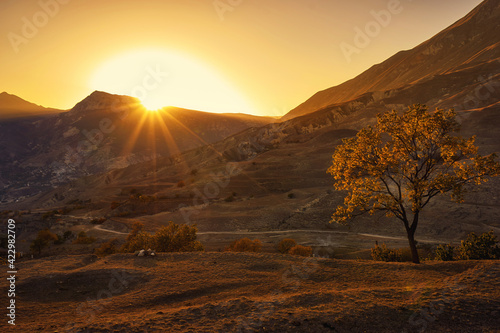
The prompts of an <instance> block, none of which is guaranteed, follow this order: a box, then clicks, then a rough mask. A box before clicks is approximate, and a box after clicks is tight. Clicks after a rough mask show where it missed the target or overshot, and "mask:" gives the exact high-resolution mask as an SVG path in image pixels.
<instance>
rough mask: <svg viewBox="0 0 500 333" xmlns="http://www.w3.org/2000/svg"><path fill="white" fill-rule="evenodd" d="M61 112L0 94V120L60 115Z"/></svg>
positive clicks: (14, 96) (9, 95)
mask: <svg viewBox="0 0 500 333" xmlns="http://www.w3.org/2000/svg"><path fill="white" fill-rule="evenodd" d="M60 112H62V110H57V109H51V108H45V107H43V106H40V105H36V104H33V103H30V102H28V101H25V100H24V99H22V98H20V97H17V96H16V95H11V94H8V93H6V92H3V93H1V94H0V119H13V118H21V117H30V116H45V115H51V114H56V113H60Z"/></svg>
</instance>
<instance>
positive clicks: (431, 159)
mask: <svg viewBox="0 0 500 333" xmlns="http://www.w3.org/2000/svg"><path fill="white" fill-rule="evenodd" d="M455 116H456V114H455V112H454V111H453V109H450V110H448V111H445V110H443V109H437V110H436V111H435V112H433V113H429V112H427V107H426V106H425V105H419V104H415V105H413V106H410V107H409V108H408V111H406V112H404V113H403V114H402V115H399V114H398V113H397V112H396V111H391V112H386V113H384V114H381V115H378V116H377V124H376V125H375V126H373V127H372V126H368V127H366V128H364V129H362V130H361V131H359V132H358V134H357V135H356V136H355V137H353V138H349V139H344V140H343V144H342V145H340V146H338V147H337V148H336V149H335V152H334V154H333V156H332V157H333V164H332V166H331V167H330V168H329V169H328V171H327V172H328V173H330V174H332V175H333V177H334V178H335V188H336V189H337V190H347V191H348V193H347V196H346V197H345V198H344V205H342V206H338V207H337V210H336V211H335V213H334V214H333V216H332V222H333V221H335V222H338V223H346V222H347V220H348V219H350V218H352V217H354V216H357V215H361V214H363V213H366V212H369V213H370V214H373V213H375V212H377V211H385V212H386V215H387V216H389V217H391V216H395V217H396V218H398V219H399V220H401V221H402V222H403V225H404V227H405V229H406V233H407V235H408V242H409V245H410V249H411V254H412V261H413V262H414V263H419V262H420V261H419V257H418V252H417V247H416V243H415V230H416V229H417V225H418V218H419V214H420V212H421V211H422V209H424V208H425V206H427V204H428V203H429V202H430V201H431V199H432V198H434V197H435V196H437V195H439V194H443V193H447V192H449V193H451V198H452V200H455V201H457V202H461V201H463V195H464V192H465V189H466V187H465V185H467V184H470V183H474V184H477V185H479V184H480V183H482V182H484V181H486V180H487V177H489V176H498V175H499V174H500V164H499V163H498V162H496V161H495V159H496V155H495V154H491V155H488V156H484V157H483V156H481V155H479V154H478V153H477V147H476V146H475V145H474V140H475V138H474V137H472V138H469V139H464V138H461V137H459V136H457V135H456V132H458V131H459V129H460V125H459V123H458V122H457V121H456V120H455Z"/></svg>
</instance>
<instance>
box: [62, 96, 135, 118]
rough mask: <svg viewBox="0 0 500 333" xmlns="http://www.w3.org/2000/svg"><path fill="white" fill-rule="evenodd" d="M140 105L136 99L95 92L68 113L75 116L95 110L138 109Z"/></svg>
mask: <svg viewBox="0 0 500 333" xmlns="http://www.w3.org/2000/svg"><path fill="white" fill-rule="evenodd" d="M140 105H141V102H140V101H139V100H138V99H137V98H134V97H130V96H125V95H114V94H110V93H107V92H104V91H98V90H96V91H94V92H93V93H92V94H90V95H89V96H87V97H86V98H85V99H83V100H82V101H81V102H79V103H78V104H76V105H75V106H74V107H73V109H71V111H70V112H71V113H72V114H75V113H81V112H87V111H95V110H115V109H120V108H123V107H124V106H126V107H139V106H140Z"/></svg>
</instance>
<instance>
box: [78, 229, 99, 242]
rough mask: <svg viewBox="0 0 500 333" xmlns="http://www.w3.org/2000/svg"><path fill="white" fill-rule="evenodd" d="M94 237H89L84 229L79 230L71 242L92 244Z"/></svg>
mask: <svg viewBox="0 0 500 333" xmlns="http://www.w3.org/2000/svg"><path fill="white" fill-rule="evenodd" d="M95 240H96V239H95V238H94V237H89V236H87V234H86V233H85V231H80V233H79V234H78V236H77V237H76V239H75V240H74V241H73V244H92V243H94V242H95Z"/></svg>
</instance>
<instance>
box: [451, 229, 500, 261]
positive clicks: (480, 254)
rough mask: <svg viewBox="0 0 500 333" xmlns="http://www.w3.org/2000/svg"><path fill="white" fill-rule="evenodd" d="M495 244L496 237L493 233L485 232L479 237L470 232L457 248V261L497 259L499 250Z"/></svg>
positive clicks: (499, 256)
mask: <svg viewBox="0 0 500 333" xmlns="http://www.w3.org/2000/svg"><path fill="white" fill-rule="evenodd" d="M497 243H498V241H497V237H496V236H495V234H494V233H493V231H490V232H485V233H483V234H482V235H480V236H478V235H476V234H475V233H473V232H472V233H470V234H469V235H468V236H467V239H466V240H463V241H462V242H461V244H460V246H459V247H458V259H462V260H476V259H499V258H500V248H499V247H498V245H497Z"/></svg>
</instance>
